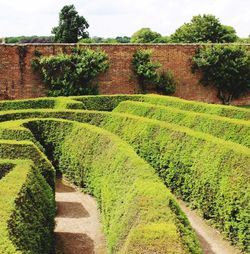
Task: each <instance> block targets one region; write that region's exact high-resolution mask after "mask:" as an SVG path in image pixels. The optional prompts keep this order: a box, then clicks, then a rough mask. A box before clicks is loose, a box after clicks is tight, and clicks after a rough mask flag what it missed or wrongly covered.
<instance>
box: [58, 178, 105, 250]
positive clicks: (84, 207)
mask: <svg viewBox="0 0 250 254" xmlns="http://www.w3.org/2000/svg"><path fill="white" fill-rule="evenodd" d="M56 205H57V215H56V228H55V245H56V251H55V252H56V254H84V253H85V254H92V253H93V254H106V243H105V238H104V235H103V233H102V229H101V223H100V214H99V212H98V209H97V204H96V201H95V199H94V198H93V197H91V196H89V195H86V194H83V193H82V192H80V191H78V190H76V189H75V188H73V187H71V186H70V185H68V184H67V183H65V182H63V181H62V180H60V179H58V180H57V183H56Z"/></svg>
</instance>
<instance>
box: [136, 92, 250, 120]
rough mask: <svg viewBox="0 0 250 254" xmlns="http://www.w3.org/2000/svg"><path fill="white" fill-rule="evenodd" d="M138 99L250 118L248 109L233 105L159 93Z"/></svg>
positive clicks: (245, 118) (215, 113)
mask: <svg viewBox="0 0 250 254" xmlns="http://www.w3.org/2000/svg"><path fill="white" fill-rule="evenodd" d="M140 101H144V102H148V103H152V104H158V105H163V106H170V107H174V108H179V109H183V110H188V111H194V112H200V113H207V114H212V115H218V116H225V117H229V118H237V119H243V120H250V110H249V109H245V108H239V107H234V106H225V105H218V104H208V103H204V102H198V101H188V100H184V99H180V98H177V97H171V96H160V95H145V96H143V97H141V99H140Z"/></svg>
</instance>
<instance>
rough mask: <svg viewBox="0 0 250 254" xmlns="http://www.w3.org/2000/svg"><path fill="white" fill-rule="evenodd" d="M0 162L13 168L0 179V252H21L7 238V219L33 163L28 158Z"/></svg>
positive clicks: (17, 253)
mask: <svg viewBox="0 0 250 254" xmlns="http://www.w3.org/2000/svg"><path fill="white" fill-rule="evenodd" d="M0 164H2V165H4V164H12V165H13V169H12V170H11V171H10V172H9V173H8V174H7V175H6V176H5V177H4V178H3V179H1V180H0V207H1V209H0V218H1V220H0V232H1V237H0V253H6V254H13V253H15V254H21V253H22V252H21V251H18V250H17V249H16V247H15V246H14V244H13V242H12V241H11V240H10V238H9V230H8V221H9V219H10V215H11V213H12V211H13V209H14V207H15V199H16V197H17V196H18V193H19V192H20V191H21V188H22V186H23V184H24V183H25V181H26V179H27V174H28V172H29V171H30V169H31V167H32V165H33V163H32V161H30V160H0Z"/></svg>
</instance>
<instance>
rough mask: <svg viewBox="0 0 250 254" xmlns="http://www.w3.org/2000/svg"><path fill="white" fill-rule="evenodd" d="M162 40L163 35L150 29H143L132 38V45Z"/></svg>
mask: <svg viewBox="0 0 250 254" xmlns="http://www.w3.org/2000/svg"><path fill="white" fill-rule="evenodd" d="M161 38H162V36H161V34H159V33H157V32H154V31H152V30H151V29H150V28H141V29H140V30H138V31H137V32H135V33H134V34H133V35H132V37H131V40H130V41H131V42H132V43H155V42H157V40H160V39H161Z"/></svg>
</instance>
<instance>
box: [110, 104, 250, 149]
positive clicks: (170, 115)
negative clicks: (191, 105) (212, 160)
mask: <svg viewBox="0 0 250 254" xmlns="http://www.w3.org/2000/svg"><path fill="white" fill-rule="evenodd" d="M113 112H117V113H127V114H133V115H138V116H143V117H147V118H151V119H156V120H160V121H165V122H167V123H173V124H178V125H181V126H185V127H188V128H190V129H193V130H196V131H200V132H204V133H208V134H212V135H213V136H215V137H218V138H221V139H224V140H228V141H233V142H235V143H238V144H241V145H245V146H247V147H248V148H250V123H249V122H248V121H243V120H236V119H231V118H225V117H220V116H215V115H210V114H206V113H195V112H191V111H185V110H181V109H177V108H174V107H170V106H159V105H153V104H149V103H145V102H143V103H142V102H135V101H123V102H121V103H120V104H119V106H118V107H117V108H115V109H114V110H113Z"/></svg>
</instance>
